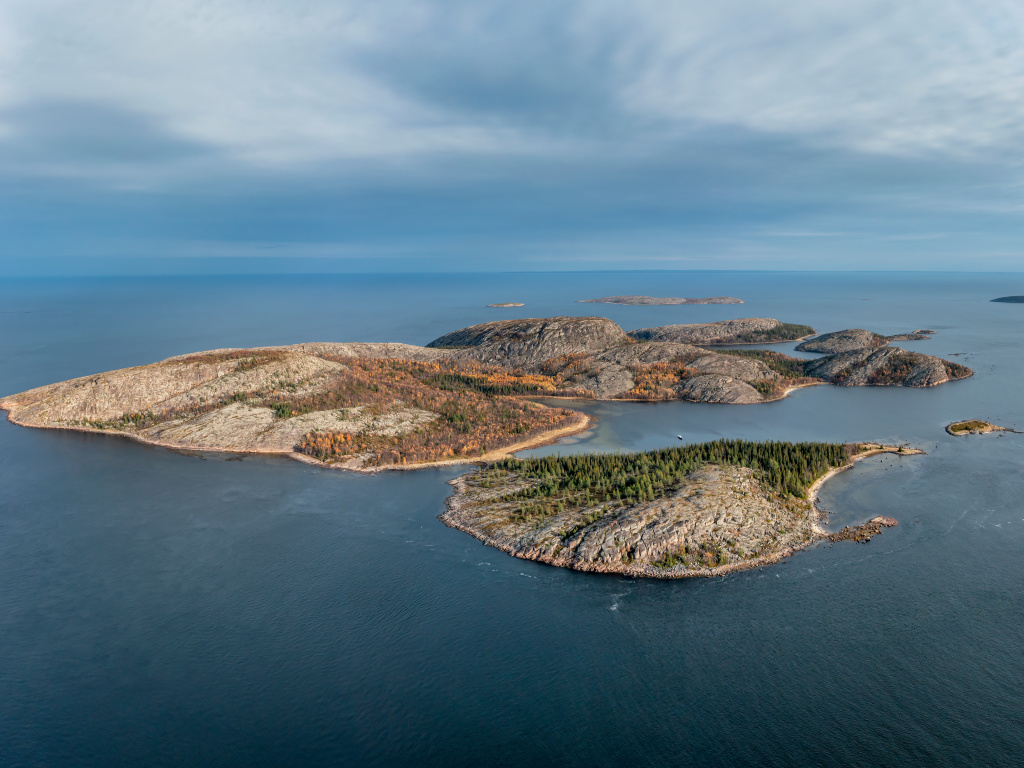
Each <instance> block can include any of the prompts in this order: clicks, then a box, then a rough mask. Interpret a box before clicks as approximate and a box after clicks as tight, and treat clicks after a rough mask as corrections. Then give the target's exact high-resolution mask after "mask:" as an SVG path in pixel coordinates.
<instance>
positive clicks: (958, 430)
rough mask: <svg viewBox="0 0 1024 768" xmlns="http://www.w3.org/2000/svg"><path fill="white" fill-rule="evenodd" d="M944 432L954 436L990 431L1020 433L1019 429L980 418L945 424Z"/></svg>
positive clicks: (983, 433) (982, 433)
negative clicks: (1001, 425)
mask: <svg viewBox="0 0 1024 768" xmlns="http://www.w3.org/2000/svg"><path fill="white" fill-rule="evenodd" d="M946 432H947V433H948V434H950V435H953V436H954V437H964V436H966V435H987V434H989V433H990V432H1013V433H1015V434H1018V435H1019V434H1022V433H1021V432H1020V431H1019V430H1016V429H1010V428H1009V427H1000V426H998V425H996V424H992V423H991V422H988V421H981V420H980V419H968V420H966V421H954V422H953V423H952V424H947V425H946Z"/></svg>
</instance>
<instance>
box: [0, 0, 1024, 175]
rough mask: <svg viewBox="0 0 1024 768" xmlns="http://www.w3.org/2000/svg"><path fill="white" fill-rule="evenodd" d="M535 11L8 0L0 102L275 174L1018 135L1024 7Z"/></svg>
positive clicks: (468, 6)
mask: <svg viewBox="0 0 1024 768" xmlns="http://www.w3.org/2000/svg"><path fill="white" fill-rule="evenodd" d="M540 7H541V6H537V5H535V4H518V5H511V4H507V3H502V4H496V3H486V2H477V3H462V2H436V3H435V2H426V1H425V0H404V1H403V2H394V1H392V2H387V1H385V2H378V3H365V2H320V1H317V0H291V1H289V2H283V1H282V2H270V1H268V0H264V1H263V2H253V1H252V0H248V1H246V2H241V1H240V0H203V1H200V0H173V1H172V0H157V1H155V2H148V3H138V2H131V1H129V0H91V2H88V3H86V2H81V1H80V0H8V2H7V3H5V4H4V10H3V12H2V16H0V103H3V104H4V105H6V107H7V108H8V109H17V108H18V107H21V106H24V105H32V104H36V103H44V104H45V103H62V102H76V103H94V104H101V105H106V106H109V107H113V108H117V109H122V110H125V111H131V112H135V113H138V114H141V115H143V116H145V117H146V118H148V119H151V120H153V121H155V123H156V124H158V125H159V126H160V127H161V129H163V130H165V131H167V132H168V133H170V134H173V135H175V136H178V137H181V138H182V139H184V140H189V141H194V142H200V143H203V144H207V145H209V146H211V147H216V148H218V149H219V150H220V151H222V152H223V153H225V155H226V156H228V157H230V158H232V159H233V160H235V161H237V162H239V163H242V164H249V165H254V166H264V167H289V166H295V165H302V164H316V163H320V162H324V161H328V160H338V159H342V160H343V159H346V158H360V159H365V158H374V157H376V158H391V159H401V158H408V157H416V156H418V155H422V154H430V153H466V154H474V153H498V154H503V155H506V154H516V153H525V154H534V155H543V154H545V153H553V152H566V151H580V149H581V148H583V149H585V150H588V151H589V150H595V149H598V148H601V147H605V148H606V147H607V146H609V145H611V146H615V145H618V146H619V147H620V148H621V149H622V150H624V151H635V150H637V148H638V147H639V148H640V149H641V150H644V149H653V150H654V151H657V149H658V147H659V141H660V140H663V139H672V140H675V139H678V138H679V137H680V136H685V135H686V134H687V132H688V131H690V130H692V129H693V128H694V127H695V126H697V127H700V126H708V125H711V126H728V127H734V128H742V129H744V130H749V131H756V132H766V133H772V134H781V135H791V136H798V137H801V138H806V139H808V140H813V141H816V142H819V143H821V144H822V145H823V146H834V147H841V148H844V149H847V150H855V151H863V152H872V153H889V154H898V155H920V154H923V153H932V152H940V153H956V154H964V153H979V152H987V151H999V150H1002V149H1005V148H1006V147H1008V146H1012V145H1015V144H1016V143H1017V142H1019V141H1020V139H1021V131H1020V128H1019V126H1020V125H1021V124H1022V122H1024V100H1021V99H1020V98H1019V94H1020V93H1021V92H1022V89H1024V50H1022V49H1021V47H1020V45H1019V40H1020V39H1021V38H1022V36H1024V6H1021V5H1020V4H1019V3H1014V2H1004V1H1003V0H976V1H975V2H954V1H953V0H911V1H909V2H903V3H896V4H894V3H891V2H877V1H876V0H860V2H847V3H834V2H797V3H794V2H792V0H786V1H780V0H772V1H770V2H757V3H755V2H751V1H750V0H719V2H716V3H706V2H696V1H695V0H690V1H689V2H680V3H674V4H666V3H663V2H653V1H650V0H647V1H643V0H641V2H637V3H633V4H629V5H628V6H627V5H623V4H622V3H611V2H585V3H576V2H564V3H560V2H552V3H551V4H549V5H547V6H544V10H543V11H539V10H538V8H540ZM581 94H582V96H580V95H581ZM583 97H585V100H584V99H583ZM520 102H521V104H520V106H518V107H517V106H516V104H517V103H520ZM503 103H506V104H509V105H511V106H506V107H502V106H501V105H502V104H503ZM494 105H498V107H497V108H495V107H494ZM9 130H10V128H9V122H8V132H9Z"/></svg>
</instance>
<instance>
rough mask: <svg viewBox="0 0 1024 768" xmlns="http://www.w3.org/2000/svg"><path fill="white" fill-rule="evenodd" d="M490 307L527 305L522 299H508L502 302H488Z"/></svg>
mask: <svg viewBox="0 0 1024 768" xmlns="http://www.w3.org/2000/svg"><path fill="white" fill-rule="evenodd" d="M487 306H488V307H525V306H526V305H525V304H523V303H522V302H520V301H506V302H503V303H501V304H488V305H487Z"/></svg>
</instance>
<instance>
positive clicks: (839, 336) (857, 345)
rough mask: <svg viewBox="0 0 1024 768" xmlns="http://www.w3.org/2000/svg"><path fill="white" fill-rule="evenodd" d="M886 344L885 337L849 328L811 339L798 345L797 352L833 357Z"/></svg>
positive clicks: (861, 329) (887, 341) (860, 329)
mask: <svg viewBox="0 0 1024 768" xmlns="http://www.w3.org/2000/svg"><path fill="white" fill-rule="evenodd" d="M888 343H889V340H888V339H887V338H886V337H885V336H881V335H879V334H877V333H872V332H871V331H865V330H864V329H863V328H850V329H848V330H845V331H833V332H832V333H823V334H821V335H820V336H815V337H814V338H813V339H808V340H807V341H805V342H803V343H801V344H798V345H797V350H799V351H800V352H824V353H825V354H829V355H834V354H837V353H839V352H849V351H851V350H854V349H877V348H878V347H884V346H885V345H886V344H888Z"/></svg>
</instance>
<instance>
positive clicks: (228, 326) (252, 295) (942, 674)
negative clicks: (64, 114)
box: [0, 273, 1024, 766]
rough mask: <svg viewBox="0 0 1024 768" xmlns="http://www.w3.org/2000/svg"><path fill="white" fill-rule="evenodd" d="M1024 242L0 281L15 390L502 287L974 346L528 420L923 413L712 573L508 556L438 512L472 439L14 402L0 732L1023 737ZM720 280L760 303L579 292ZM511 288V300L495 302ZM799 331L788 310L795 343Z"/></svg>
mask: <svg viewBox="0 0 1024 768" xmlns="http://www.w3.org/2000/svg"><path fill="white" fill-rule="evenodd" d="M1022 284H1024V275H912V274H899V275H892V274H885V275H872V274H846V275H836V274H799V275H792V274H790V275H787V274H770V273H769V274H754V273H691V274H686V273H627V274H616V273H591V274H543V275H539V274H535V275H498V276H495V275H485V276H483V275H482V276H454V277H453V276H443V277H438V276H399V277H396V276H387V277H384V276H358V277H337V276H332V277H323V278H320V277H312V278H310V277H302V278H294V277H293V278H274V277H268V278H264V277H261V278H246V279H239V278H202V279H198V278H197V279H169V280H156V279H125V280H93V281H83V280H77V281H57V280H40V281H30V280H24V281H18V280H7V281H4V282H3V283H0V392H3V393H9V392H17V391H21V390H24V389H27V388H29V387H32V386H37V385H41V384H46V383H50V382H53V381H58V380H62V379H66V378H70V377H73V376H80V375H85V374H88V373H94V372H97V371H102V370H109V369H113V368H118V367H124V366H129V365H136V364H142V363H148V362H152V361H154V360H157V359H160V358H163V357H167V356H169V355H174V354H180V353H184V352H190V351H196V350H200V349H210V348H217V347H226V346H247V345H258V344H285V343H293V342H300V341H315V340H339V341H344V340H369V341H385V340H386V341H405V342H410V343H416V344H422V343H425V342H427V341H429V340H430V339H432V338H434V337H435V336H437V335H440V334H441V333H443V332H445V331H448V330H452V329H454V328H458V327H461V326H464V325H469V324H472V323H477V322H482V321H485V320H489V319H494V318H498V317H530V316H550V315H559V314H576V315H588V314H600V315H604V316H607V317H611V318H612V319H614V320H616V321H617V322H619V323H620V324H622V325H623V326H624V327H626V328H637V327H645V326H651V325H661V324H666V323H672V322H701V321H706V320H717V319H725V318H729V317H736V316H769V317H778V318H780V319H783V320H788V321H792V322H802V323H809V324H811V325H813V326H815V327H816V328H818V329H819V330H822V331H826V330H837V329H840V328H846V327H865V328H869V329H871V330H874V331H878V332H881V333H897V332H903V331H910V330H914V329H916V328H932V329H935V330H936V331H938V333H937V334H936V336H935V338H934V339H931V340H929V341H921V342H910V343H907V344H906V345H905V346H907V347H909V348H913V349H918V350H920V351H926V352H929V353H931V354H938V355H943V356H947V355H951V354H963V356H959V357H955V358H952V359H956V360H959V361H961V362H964V363H965V364H967V365H969V366H970V367H972V368H974V369H975V371H977V375H976V376H975V377H974V378H972V379H970V380H967V381H962V382H955V383H952V384H949V385H945V386H942V387H937V388H934V389H929V390H903V389H885V388H863V389H844V388H836V387H831V386H821V387H814V388H809V389H804V390H800V391H798V392H796V393H794V394H793V396H791V397H790V398H788V399H786V400H784V401H781V402H778V403H773V404H768V405H760V406H708V405H697V404H688V403H665V404H637V403H619V404H616V403H597V404H593V403H592V404H585V405H582V406H581V407H583V408H585V409H586V410H587V411H589V412H592V413H594V414H596V415H597V416H598V417H599V421H598V422H597V424H596V426H595V428H594V429H592V430H591V431H590V432H589V433H587V434H585V435H583V436H581V437H579V438H575V439H572V440H570V441H566V442H565V443H563V444H561V445H559V446H552V447H549V448H545V449H540V450H538V451H536V452H535V453H544V452H558V451H561V452H568V451H589V450H620V449H643V448H653V447H658V446H664V445H672V444H678V440H676V437H675V436H676V435H677V434H682V435H684V437H686V438H687V439H688V440H693V441H696V440H704V439H709V438H715V437H720V436H727V437H741V438H750V439H765V438H783V439H792V440H818V439H824V440H842V441H846V440H866V439H881V440H891V441H908V442H911V443H912V444H914V445H917V446H920V447H923V448H925V449H926V450H927V451H928V455H926V456H921V457H912V458H903V459H898V458H879V459H877V460H872V461H870V462H864V463H862V464H861V465H859V466H858V467H857V468H856V469H854V470H851V471H849V472H846V473H844V474H842V475H839V476H838V477H836V478H835V479H834V480H832V481H830V482H829V483H828V484H827V485H826V487H825V489H824V491H823V493H822V502H823V504H824V505H825V506H826V507H827V508H828V509H829V510H830V511H831V513H832V524H833V525H845V524H847V523H849V522H858V521H862V520H864V519H866V518H868V517H871V516H873V515H875V514H879V513H883V514H891V515H893V516H894V517H896V518H898V519H899V520H900V525H899V526H898V527H897V528H894V529H890V530H888V531H886V532H885V533H884V535H882V536H879V537H875V539H874V540H873V541H872V542H871V543H869V544H866V545H858V544H850V543H843V544H836V545H834V546H829V545H823V546H818V547H815V548H813V549H811V550H808V551H805V552H801V553H799V554H798V555H796V556H795V557H793V558H790V559H789V560H788V561H786V562H785V563H783V564H781V565H778V566H773V567H770V568H765V569H763V570H755V571H749V572H746V573H740V574H735V575H732V576H729V577H726V578H721V579H713V580H688V581H682V582H658V581H644V580H629V579H622V578H618V577H607V576H595V575H590V574H579V573H574V572H570V571H565V570H561V569H556V568H550V567H547V566H544V565H539V564H536V563H531V562H526V561H521V560H516V559H513V558H509V557H507V556H506V555H503V554H501V553H499V552H497V551H495V550H491V549H488V548H486V547H484V546H482V545H481V544H479V543H478V542H476V541H475V540H473V539H471V538H470V537H468V536H466V535H465V534H462V533H459V532H457V531H453V530H451V529H448V528H445V527H444V526H443V525H441V523H440V522H438V521H437V519H436V516H437V515H438V514H439V513H440V511H441V510H442V508H443V503H444V498H445V496H446V495H447V492H448V490H449V488H448V486H447V485H446V484H445V482H446V480H448V479H450V478H451V477H453V476H454V475H456V474H457V471H456V470H446V471H441V470H424V471H420V472H407V473H393V474H386V475H381V476H376V477H364V476H355V475H350V474H346V473H343V472H338V471H329V470H316V469H311V468H310V467H308V466H305V465H302V464H298V463H296V462H291V461H288V460H283V459H265V458H261V459H257V458H252V457H245V458H239V457H227V456H222V455H221V456H213V455H205V456H204V455H188V454H184V453H175V452H171V451H167V450H163V449H158V448H153V447H148V446H143V445H139V444H135V443H131V442H128V441H124V440H121V439H117V438H113V437H108V436H102V435H86V434H76V433H63V432H57V431H43V430H30V429H23V428H19V427H16V426H14V425H11V424H8V423H6V422H4V423H0V477H2V478H3V493H2V494H0V659H2V660H3V663H2V664H0V764H2V765H5V766H39V765H44V766H50V765H60V766H137V765H147V766H161V765H168V766H170V765H198V766H216V765H223V766H229V765H230V766H234V765H251V766H264V765H266V766H271V765H275V766H276V765H304V766H310V765H438V766H441V765H444V766H449V765H466V766H478V765H488V766H527V765H531V766H532V765H545V764H559V765H565V766H577V765H578V766H605V765H608V766H612V765H614V766H621V765H633V764H666V763H669V762H672V763H681V764H684V765H689V764H703V765H723V766H946V765H948V766H960V765H999V766H1002V765H1007V766H1009V765H1018V764H1019V763H1020V755H1021V754H1024V722H1022V720H1024V714H1022V709H1021V707H1020V702H1021V699H1022V694H1024V655H1022V654H1021V647H1022V646H1021V638H1022V633H1024V595H1022V589H1021V585H1022V583H1024V558H1022V557H1021V552H1022V551H1024V505H1022V503H1021V502H1022V499H1024V476H1022V473H1021V467H1022V465H1024V435H1005V436H1000V437H997V436H985V437H976V438H952V437H949V436H948V435H946V434H945V433H944V432H943V431H942V427H943V426H944V425H945V424H946V423H948V422H949V421H952V420H955V419H960V418H967V417H972V418H984V419H989V420H992V421H995V422H996V423H1000V424H1004V425H1007V426H1012V425H1014V424H1016V425H1017V426H1021V425H1024V392H1022V389H1021V386H1020V382H1021V381H1022V380H1024V356H1022V355H1021V354H1020V353H1021V347H1022V341H1024V324H1022V320H1024V315H1022V312H1024V307H1021V306H1016V305H1007V304H991V303H989V302H988V299H990V298H993V297H995V296H1001V295H1005V294H1009V293H1024V287H1022ZM620 293H646V294H653V295H675V296H696V295H719V294H731V295H736V296H740V297H741V298H744V299H746V300H747V304H745V305H743V306H739V307H737V306H676V307H624V306H613V305H593V304H576V303H574V300H575V299H582V298H590V297H592V296H600V295H609V294H620ZM499 301H524V302H526V303H527V306H526V307H523V308H521V309H516V310H498V309H487V308H485V307H484V306H483V305H485V304H488V303H493V302H499ZM791 347H792V345H778V346H776V347H775V348H778V349H780V350H782V351H788V350H789V349H791Z"/></svg>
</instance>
